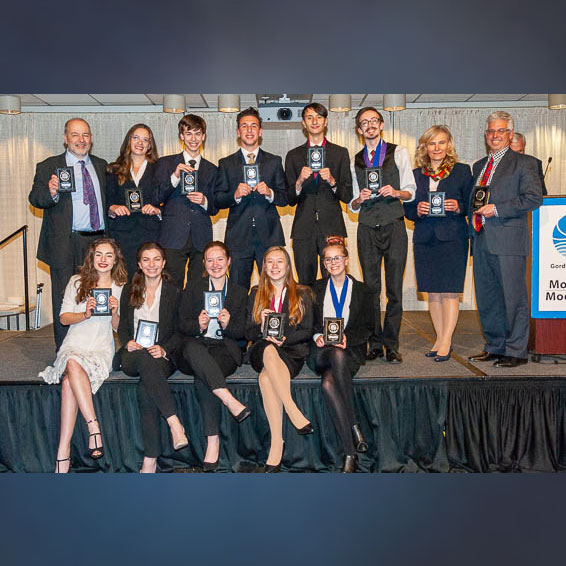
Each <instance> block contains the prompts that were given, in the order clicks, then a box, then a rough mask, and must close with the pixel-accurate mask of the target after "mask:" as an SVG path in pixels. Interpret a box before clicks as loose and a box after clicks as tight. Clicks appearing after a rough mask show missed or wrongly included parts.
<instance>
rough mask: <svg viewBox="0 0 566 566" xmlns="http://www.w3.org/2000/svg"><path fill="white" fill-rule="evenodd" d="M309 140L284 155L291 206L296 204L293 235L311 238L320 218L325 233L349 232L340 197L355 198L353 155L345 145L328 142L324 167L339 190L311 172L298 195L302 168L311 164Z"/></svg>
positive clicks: (349, 199) (300, 237)
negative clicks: (297, 187) (351, 168)
mask: <svg viewBox="0 0 566 566" xmlns="http://www.w3.org/2000/svg"><path fill="white" fill-rule="evenodd" d="M307 148H308V142H305V143H304V144H303V145H300V146H299V147H296V148H294V149H292V150H291V151H289V153H287V157H286V158H285V176H286V179H287V196H288V200H289V204H290V205H291V206H294V205H297V209H296V210H295V218H294V220H293V228H292V230H291V238H294V239H296V240H304V239H306V238H310V236H311V234H312V229H313V226H314V224H315V222H316V221H317V218H316V213H317V212H318V222H319V228H320V230H321V232H322V234H323V236H329V235H333V234H334V235H339V236H346V235H347V234H346V226H345V224H344V218H343V217H342V208H341V207H340V201H342V202H344V203H346V204H347V203H349V202H350V201H351V200H352V173H351V171H350V158H349V156H348V150H347V149H346V148H345V147H341V146H339V145H336V144H333V143H330V142H329V141H328V140H327V142H326V146H325V167H328V168H329V169H330V172H331V173H332V176H333V177H334V178H335V179H336V193H335V192H334V191H333V190H332V189H331V188H330V185H329V184H328V183H327V182H326V181H323V180H322V178H321V177H320V176H318V180H315V178H314V175H311V176H310V177H309V178H308V179H307V180H306V181H305V182H304V183H303V188H302V190H301V194H300V195H298V196H297V192H296V190H295V183H296V182H297V179H298V178H299V175H300V173H301V169H302V168H303V167H307V166H308V150H307Z"/></svg>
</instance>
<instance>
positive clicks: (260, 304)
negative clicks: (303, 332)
mask: <svg viewBox="0 0 566 566" xmlns="http://www.w3.org/2000/svg"><path fill="white" fill-rule="evenodd" d="M275 251H280V252H282V253H283V255H284V256H285V261H286V262H287V273H286V277H285V286H286V287H287V297H288V299H289V324H291V325H293V326H295V325H297V324H299V322H301V320H303V317H304V316H305V311H306V301H307V300H308V298H309V297H310V293H311V291H310V289H309V288H308V287H305V286H304V285H298V284H297V282H296V281H295V278H294V277H293V271H292V269H291V258H290V257H289V254H288V253H287V250H286V249H285V248H284V247H282V246H272V247H271V248H269V249H268V250H267V251H266V252H265V254H264V256H263V267H262V270H261V275H260V278H259V284H258V287H257V292H256V295H255V301H254V307H253V311H252V315H253V319H254V321H255V323H256V324H260V323H261V311H262V310H263V309H268V308H270V307H271V299H272V298H273V296H274V294H275V287H274V286H273V284H272V283H271V280H270V279H269V277H268V275H267V273H266V270H265V260H266V259H267V256H268V255H269V254H270V253H272V252H275Z"/></svg>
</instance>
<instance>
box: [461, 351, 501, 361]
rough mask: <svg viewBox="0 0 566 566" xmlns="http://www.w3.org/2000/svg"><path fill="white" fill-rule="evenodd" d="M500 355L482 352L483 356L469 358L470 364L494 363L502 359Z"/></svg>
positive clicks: (477, 355) (476, 355)
mask: <svg viewBox="0 0 566 566" xmlns="http://www.w3.org/2000/svg"><path fill="white" fill-rule="evenodd" d="M502 357H503V356H500V355H499V354H492V353H491V352H482V353H481V354H475V355H473V356H468V360H469V361H470V362H493V361H495V360H499V358H502Z"/></svg>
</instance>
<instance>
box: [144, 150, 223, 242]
mask: <svg viewBox="0 0 566 566" xmlns="http://www.w3.org/2000/svg"><path fill="white" fill-rule="evenodd" d="M184 162H185V158H184V157H183V152H181V153H177V154H175V155H167V156H165V157H161V158H160V159H159V160H158V161H157V164H156V167H155V173H154V175H155V181H154V184H155V191H154V194H153V202H152V204H153V205H155V206H160V204H161V203H163V212H162V217H163V221H162V224H161V236H160V238H159V243H160V244H161V245H162V246H163V247H164V248H171V249H176V250H178V249H181V248H182V247H183V246H184V245H185V242H186V241H187V238H188V237H189V234H190V235H191V238H192V241H193V246H194V247H195V248H196V249H197V250H199V251H201V252H202V251H203V250H204V246H206V244H208V242H210V241H211V240H212V222H211V220H210V217H211V216H214V215H215V214H216V213H217V212H218V210H217V209H216V205H215V202H214V185H215V183H216V171H217V168H216V165H214V164H213V163H211V162H210V161H207V160H206V159H204V158H203V157H201V159H200V164H199V168H198V174H197V177H198V190H199V192H201V193H203V194H204V195H205V196H206V199H207V201H208V208H207V209H206V210H204V209H203V207H202V206H201V205H200V204H194V203H192V202H191V201H190V200H189V199H188V198H187V196H186V195H182V194H181V183H180V182H179V184H178V185H177V187H176V188H174V187H173V185H172V184H171V174H172V173H173V172H174V171H175V169H176V168H177V165H179V163H184Z"/></svg>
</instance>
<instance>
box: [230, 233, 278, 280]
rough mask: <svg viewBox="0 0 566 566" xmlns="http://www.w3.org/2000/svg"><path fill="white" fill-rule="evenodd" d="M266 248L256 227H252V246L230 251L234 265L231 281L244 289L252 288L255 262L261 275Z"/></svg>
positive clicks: (231, 269) (231, 267)
mask: <svg viewBox="0 0 566 566" xmlns="http://www.w3.org/2000/svg"><path fill="white" fill-rule="evenodd" d="M269 247H270V246H266V245H265V243H264V242H263V241H262V239H261V238H260V237H259V235H258V233H257V229H256V227H255V226H250V245H249V246H248V247H247V248H244V249H241V250H230V255H231V256H232V265H231V266H230V279H231V280H232V281H234V282H235V283H236V284H237V285H241V286H242V287H243V288H244V289H249V288H250V281H251V278H252V273H253V270H254V261H255V263H256V265H257V271H258V273H259V274H260V275H261V268H262V267H263V256H264V254H265V250H267V249H268V248H269Z"/></svg>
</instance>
